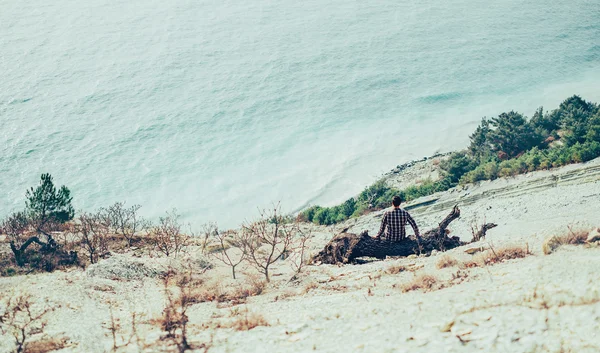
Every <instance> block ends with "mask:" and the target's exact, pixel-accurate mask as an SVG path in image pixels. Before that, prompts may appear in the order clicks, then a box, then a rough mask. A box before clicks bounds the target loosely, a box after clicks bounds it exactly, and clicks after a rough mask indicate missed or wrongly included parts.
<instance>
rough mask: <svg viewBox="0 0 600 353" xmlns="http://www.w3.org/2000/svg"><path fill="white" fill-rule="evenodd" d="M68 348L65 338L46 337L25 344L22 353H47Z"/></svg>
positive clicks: (67, 341) (67, 340)
mask: <svg viewBox="0 0 600 353" xmlns="http://www.w3.org/2000/svg"><path fill="white" fill-rule="evenodd" d="M68 346H69V339H68V338H66V337H54V338H51V337H46V338H42V339H40V340H37V341H33V342H30V343H28V344H27V346H26V347H25V350H23V353H47V352H54V351H58V350H61V349H64V348H66V347H68Z"/></svg>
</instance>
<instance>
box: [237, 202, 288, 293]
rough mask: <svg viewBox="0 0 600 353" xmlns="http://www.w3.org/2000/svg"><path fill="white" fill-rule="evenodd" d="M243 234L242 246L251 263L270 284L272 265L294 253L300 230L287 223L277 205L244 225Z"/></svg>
mask: <svg viewBox="0 0 600 353" xmlns="http://www.w3.org/2000/svg"><path fill="white" fill-rule="evenodd" d="M242 232H243V234H244V235H243V237H242V246H243V248H244V249H245V250H246V253H247V257H248V261H249V263H250V264H251V265H252V266H254V268H256V269H257V270H258V271H259V272H260V273H262V274H263V275H264V276H265V279H266V281H267V282H269V281H270V280H271V277H270V274H269V269H270V267H271V265H272V264H273V263H275V262H276V261H278V260H280V259H282V258H283V257H285V256H288V255H289V253H290V252H291V251H293V242H294V240H295V239H296V237H297V235H298V233H299V229H298V224H297V223H289V222H287V220H286V218H285V217H283V216H282V215H281V212H280V209H279V205H276V206H275V207H274V208H273V209H272V210H270V211H263V212H261V215H260V218H259V219H258V220H257V221H254V222H252V223H249V224H246V225H243V226H242Z"/></svg>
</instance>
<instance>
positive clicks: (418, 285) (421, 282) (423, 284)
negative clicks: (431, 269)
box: [400, 273, 439, 293]
mask: <svg viewBox="0 0 600 353" xmlns="http://www.w3.org/2000/svg"><path fill="white" fill-rule="evenodd" d="M438 286H439V280H438V278H437V277H435V276H433V275H430V274H425V273H422V274H419V275H416V276H415V277H414V278H413V279H412V280H411V281H410V282H408V283H404V284H402V285H400V289H401V290H402V292H404V293H406V292H410V291H413V290H418V289H421V290H423V292H430V291H433V290H436V289H439V287H438Z"/></svg>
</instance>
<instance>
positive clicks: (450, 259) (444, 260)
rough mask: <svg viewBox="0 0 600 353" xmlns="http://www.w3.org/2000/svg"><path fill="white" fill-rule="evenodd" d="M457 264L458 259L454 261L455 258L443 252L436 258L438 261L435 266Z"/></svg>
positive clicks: (439, 267) (440, 267) (444, 266)
mask: <svg viewBox="0 0 600 353" xmlns="http://www.w3.org/2000/svg"><path fill="white" fill-rule="evenodd" d="M457 264H458V261H456V259H455V258H453V257H451V256H450V255H448V254H445V255H443V256H442V257H441V258H440V259H439V260H438V262H437V263H436V264H435V267H437V268H438V269H442V268H446V267H452V266H456V265H457Z"/></svg>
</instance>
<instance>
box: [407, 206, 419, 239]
mask: <svg viewBox="0 0 600 353" xmlns="http://www.w3.org/2000/svg"><path fill="white" fill-rule="evenodd" d="M406 220H407V221H408V223H409V224H410V226H411V227H412V229H413V231H414V232H415V236H416V237H417V239H418V238H419V237H421V234H419V227H417V223H416V222H415V220H414V219H413V218H412V217H411V216H410V214H409V213H408V212H406Z"/></svg>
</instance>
